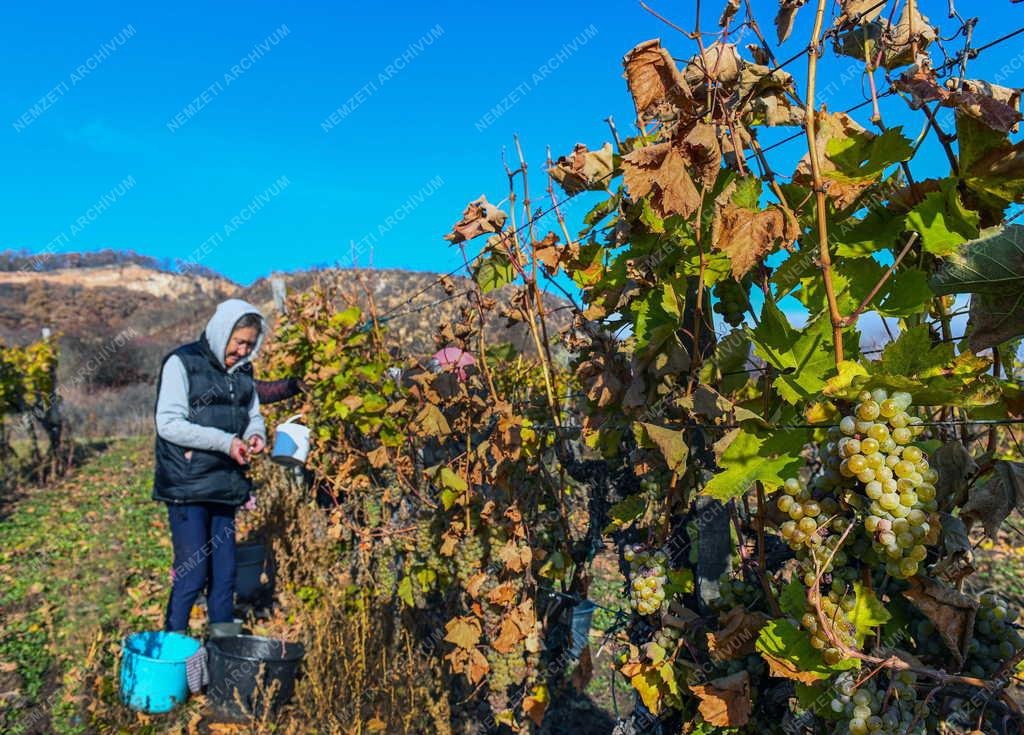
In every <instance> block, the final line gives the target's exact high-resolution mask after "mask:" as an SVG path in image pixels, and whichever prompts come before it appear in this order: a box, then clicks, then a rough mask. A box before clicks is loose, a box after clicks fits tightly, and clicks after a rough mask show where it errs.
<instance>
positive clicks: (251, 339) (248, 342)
mask: <svg viewBox="0 0 1024 735" xmlns="http://www.w3.org/2000/svg"><path fill="white" fill-rule="evenodd" d="M259 336H260V333H259V330H257V329H256V327H242V328H240V329H236V330H235V331H233V332H232V333H231V338H230V339H228V346H227V347H225V348H224V364H225V365H226V366H228V367H234V366H235V365H237V364H238V361H239V360H241V359H243V358H245V357H246V356H248V355H249V353H251V352H252V351H253V349H254V348H255V347H256V340H257V339H259Z"/></svg>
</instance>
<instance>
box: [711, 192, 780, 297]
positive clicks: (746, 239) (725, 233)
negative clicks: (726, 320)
mask: <svg viewBox="0 0 1024 735" xmlns="http://www.w3.org/2000/svg"><path fill="white" fill-rule="evenodd" d="M799 235H800V232H799V230H798V229H797V228H796V227H794V226H793V224H792V220H790V219H789V218H787V217H786V214H785V212H783V211H782V208H781V207H778V206H776V205H774V204H773V205H771V206H769V207H768V209H761V210H754V209H747V208H746V207H740V206H738V205H736V204H734V203H733V202H731V201H730V202H726V203H725V205H724V206H719V207H716V208H715V219H714V221H713V223H712V234H711V242H712V244H713V245H714V247H715V249H716V250H721V251H722V252H724V253H725V254H726V255H728V256H729V263H730V267H731V268H732V274H733V276H734V277H735V278H736V279H737V280H738V279H740V278H743V276H745V275H746V274H747V273H748V272H749V271H750V270H751V269H753V267H754V266H755V265H757V264H758V263H760V262H761V260H762V259H763V258H764V257H765V256H766V255H768V254H769V253H772V252H774V251H775V250H776V248H778V247H779V246H780V245H785V244H787V243H790V242H792V241H793V240H795V239H796V238H797V237H799Z"/></svg>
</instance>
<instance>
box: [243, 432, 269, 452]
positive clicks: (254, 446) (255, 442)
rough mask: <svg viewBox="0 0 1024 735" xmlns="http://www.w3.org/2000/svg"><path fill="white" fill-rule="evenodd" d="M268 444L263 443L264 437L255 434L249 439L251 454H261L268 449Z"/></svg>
mask: <svg viewBox="0 0 1024 735" xmlns="http://www.w3.org/2000/svg"><path fill="white" fill-rule="evenodd" d="M266 447H267V443H266V442H265V441H263V437H262V436H260V435H259V434H253V435H252V436H250V437H249V446H248V450H249V454H259V453H260V452H262V451H263V450H264V449H266Z"/></svg>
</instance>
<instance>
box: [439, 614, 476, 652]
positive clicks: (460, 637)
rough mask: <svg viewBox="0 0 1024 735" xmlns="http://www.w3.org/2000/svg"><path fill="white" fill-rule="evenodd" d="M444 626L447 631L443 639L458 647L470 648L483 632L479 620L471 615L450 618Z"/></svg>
mask: <svg viewBox="0 0 1024 735" xmlns="http://www.w3.org/2000/svg"><path fill="white" fill-rule="evenodd" d="M444 627H445V631H447V632H446V634H445V637H444V639H445V640H446V641H447V642H448V643H452V644H454V645H456V646H458V647H459V648H472V647H473V646H475V645H476V644H477V643H479V642H480V635H481V633H482V632H483V631H482V629H481V628H480V621H479V620H477V619H476V618H475V617H473V616H472V615H466V616H463V617H461V618H452V619H451V620H449V621H448V622H447V624H445V626H444Z"/></svg>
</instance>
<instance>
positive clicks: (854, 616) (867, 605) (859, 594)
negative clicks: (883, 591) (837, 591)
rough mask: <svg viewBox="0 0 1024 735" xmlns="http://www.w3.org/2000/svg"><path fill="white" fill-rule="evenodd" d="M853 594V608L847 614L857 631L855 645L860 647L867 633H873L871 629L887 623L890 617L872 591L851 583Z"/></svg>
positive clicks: (858, 583) (860, 584) (857, 583)
mask: <svg viewBox="0 0 1024 735" xmlns="http://www.w3.org/2000/svg"><path fill="white" fill-rule="evenodd" d="M853 592H854V595H855V600H854V607H853V610H851V611H850V613H849V618H850V622H851V623H852V624H853V626H854V628H855V629H856V631H857V643H858V645H860V644H861V643H863V642H864V638H865V637H866V636H867V635H868V634H869V633H872V632H874V631H873V630H872V628H874V627H875V626H877V625H882V624H884V623H886V622H888V621H889V618H890V617H892V616H891V615H890V614H889V611H888V610H886V609H885V605H883V604H882V602H881V600H879V599H878V597H877V596H876V595H875V593H874V591H873V590H871V589H869V588H867V587H865V586H864V585H863V584H862V583H861V582H854V583H853Z"/></svg>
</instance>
